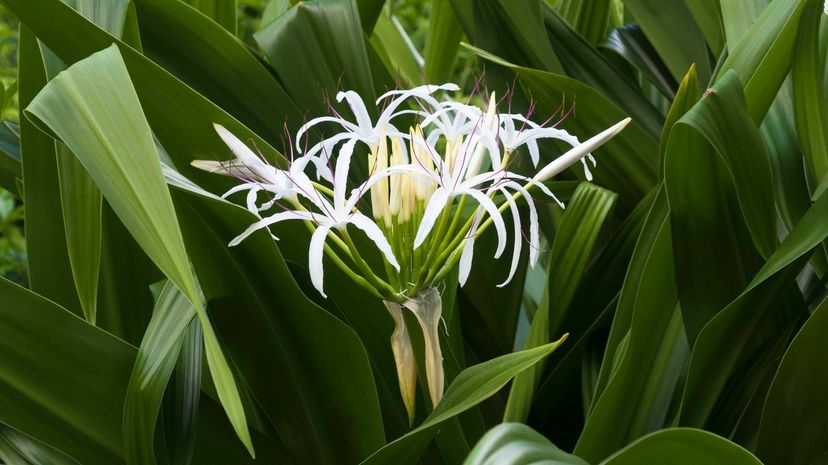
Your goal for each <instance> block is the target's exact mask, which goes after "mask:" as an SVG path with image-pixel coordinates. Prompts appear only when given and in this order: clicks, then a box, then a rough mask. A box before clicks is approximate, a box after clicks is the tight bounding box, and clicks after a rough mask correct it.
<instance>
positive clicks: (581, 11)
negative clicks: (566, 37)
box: [555, 0, 612, 45]
mask: <svg viewBox="0 0 828 465" xmlns="http://www.w3.org/2000/svg"><path fill="white" fill-rule="evenodd" d="M611 3H612V2H611V0H598V1H588V0H587V1H585V0H562V1H559V2H557V3H556V4H555V9H556V10H557V11H558V14H560V15H561V17H562V18H563V19H565V20H566V22H567V23H569V24H570V25H571V26H572V27H573V29H575V30H576V31H578V34H580V35H582V36H583V37H584V39H586V40H587V41H588V42H589V43H591V44H592V45H598V44H599V43H601V42H602V41H603V40H604V39H606V37H607V29H608V28H609V19H610V10H611Z"/></svg>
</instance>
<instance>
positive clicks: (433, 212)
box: [414, 187, 449, 249]
mask: <svg viewBox="0 0 828 465" xmlns="http://www.w3.org/2000/svg"><path fill="white" fill-rule="evenodd" d="M448 200H449V192H448V191H447V190H446V189H445V188H443V187H438V188H437V190H436V191H434V193H433V194H431V198H430V199H429V200H428V205H426V208H425V211H424V212H423V219H422V220H420V227H419V228H418V229H417V236H416V237H414V248H415V249H416V248H417V247H419V246H420V245H422V244H423V242H424V241H425V239H426V237H428V233H430V232H431V229H432V228H433V227H434V222H435V221H437V217H438V216H440V213H441V212H442V211H443V208H444V207H445V206H446V203H447V202H448Z"/></svg>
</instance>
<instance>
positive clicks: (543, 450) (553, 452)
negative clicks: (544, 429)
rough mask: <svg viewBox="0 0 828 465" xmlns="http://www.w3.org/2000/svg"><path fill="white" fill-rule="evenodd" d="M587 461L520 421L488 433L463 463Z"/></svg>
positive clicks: (559, 464) (562, 464)
mask: <svg viewBox="0 0 828 465" xmlns="http://www.w3.org/2000/svg"><path fill="white" fill-rule="evenodd" d="M534 463H543V464H545V465H587V463H586V462H584V461H583V460H582V459H580V458H579V457H576V456H574V455H572V454H568V453H566V452H564V451H562V450H560V449H558V448H557V447H555V445H554V444H552V443H551V442H549V440H548V439H546V438H545V437H543V435H541V434H539V433H538V432H537V431H535V430H533V429H532V428H530V427H528V426H526V425H523V424H520V423H503V424H500V425H498V426H496V427H494V428H492V429H491V430H489V432H488V433H486V435H485V436H483V437H482V438H481V439H480V441H478V442H477V445H476V446H474V449H472V451H471V454H469V456H468V457H467V458H466V460H465V461H464V462H463V465H494V464H500V465H530V464H534Z"/></svg>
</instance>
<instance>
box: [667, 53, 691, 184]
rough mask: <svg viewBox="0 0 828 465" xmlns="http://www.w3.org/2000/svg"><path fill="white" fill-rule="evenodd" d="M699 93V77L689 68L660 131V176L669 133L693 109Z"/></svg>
mask: <svg viewBox="0 0 828 465" xmlns="http://www.w3.org/2000/svg"><path fill="white" fill-rule="evenodd" d="M700 97H701V93H700V92H699V76H698V74H697V73H696V66H695V65H692V66H690V69H689V70H688V71H687V74H685V75H684V79H682V80H681V84H680V85H679V88H678V92H676V96H675V98H673V103H672V104H671V105H670V111H668V112H667V118H666V119H665V120H664V128H663V129H662V130H661V141H660V142H659V144H658V152H659V155H660V156H661V169H660V170H659V174H660V175H662V176H663V175H664V153H665V152H666V151H667V141H668V140H669V139H670V131H671V130H672V129H673V125H674V124H676V122H677V121H678V120H679V119H680V118H681V117H682V116H684V114H685V113H687V112H688V111H690V109H691V108H693V105H695V104H696V102H698V101H699V98H700Z"/></svg>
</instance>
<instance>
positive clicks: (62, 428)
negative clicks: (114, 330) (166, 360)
mask: <svg viewBox="0 0 828 465" xmlns="http://www.w3.org/2000/svg"><path fill="white" fill-rule="evenodd" d="M0 295H2V296H3V297H2V298H3V302H5V304H4V305H0V327H2V328H5V330H4V331H3V334H4V336H3V337H2V338H0V345H2V349H1V350H0V386H1V387H2V392H3V395H2V396H0V421H2V422H3V423H5V424H7V425H9V426H11V427H13V428H15V429H16V430H18V431H20V432H22V433H24V434H27V435H30V436H32V437H34V438H36V439H38V440H40V441H42V442H44V443H46V444H49V445H51V446H53V447H55V448H57V449H58V450H60V451H62V452H64V453H66V454H67V455H69V456H71V457H73V458H74V459H76V460H78V461H79V462H80V463H84V464H87V463H88V464H101V465H103V464H112V463H122V462H123V449H122V447H123V446H122V444H121V425H120V420H121V406H122V405H123V391H124V387H125V386H126V383H127V378H128V376H129V374H128V370H129V366H130V365H131V364H132V360H133V358H134V349H132V348H131V347H130V346H129V345H127V344H125V343H123V342H121V341H119V340H118V339H116V338H114V337H111V336H109V335H108V334H106V333H105V332H104V331H102V330H100V329H97V328H95V327H94V326H91V325H88V324H86V323H85V322H84V321H83V320H82V319H80V318H78V317H76V316H74V315H72V314H71V313H69V312H68V311H65V310H63V309H62V308H60V307H58V306H56V305H55V304H53V303H52V302H49V301H48V300H46V299H44V298H43V297H40V296H38V295H36V294H33V293H32V292H30V291H28V290H26V289H23V288H22V287H19V286H17V285H15V284H12V283H10V282H9V281H7V280H5V279H0Z"/></svg>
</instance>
